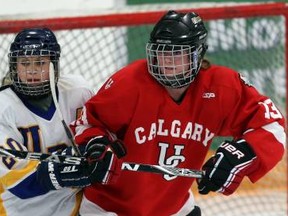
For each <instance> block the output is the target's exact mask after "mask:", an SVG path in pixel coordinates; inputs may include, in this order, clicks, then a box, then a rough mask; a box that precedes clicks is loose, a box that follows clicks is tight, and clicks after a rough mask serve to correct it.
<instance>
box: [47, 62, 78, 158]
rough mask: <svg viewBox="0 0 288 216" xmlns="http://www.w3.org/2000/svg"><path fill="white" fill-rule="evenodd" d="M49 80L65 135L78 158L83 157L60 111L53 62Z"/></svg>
mask: <svg viewBox="0 0 288 216" xmlns="http://www.w3.org/2000/svg"><path fill="white" fill-rule="evenodd" d="M49 79H50V89H51V95H52V99H53V102H54V105H55V108H56V112H57V113H58V115H59V118H60V120H61V123H62V125H63V127H64V130H65V133H66V135H67V137H68V139H69V140H70V142H71V145H72V148H73V149H74V151H75V152H76V155H77V156H81V152H80V150H79V148H78V147H77V144H76V143H75V141H74V137H73V135H72V132H71V131H70V129H69V127H68V125H67V124H66V122H65V121H64V118H63V115H62V112H61V110H60V107H59V104H58V101H57V94H56V82H55V70H54V65H53V63H52V62H51V63H50V68H49Z"/></svg>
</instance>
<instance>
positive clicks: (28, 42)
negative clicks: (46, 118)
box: [8, 28, 61, 98]
mask: <svg viewBox="0 0 288 216" xmlns="http://www.w3.org/2000/svg"><path fill="white" fill-rule="evenodd" d="M60 53H61V48H60V45H59V44H58V42H57V39H56V36H55V35H54V33H53V32H52V31H51V30H50V29H48V28H28V29H24V30H22V31H20V32H19V33H18V34H17V35H16V37H15V39H14V41H13V42H12V43H11V46H10V52H9V54H8V57H9V76H10V79H11V82H12V85H13V87H14V89H15V91H16V92H18V93H20V94H22V95H24V96H28V97H32V98H35V97H43V96H46V95H48V94H50V92H51V90H50V82H49V79H48V80H42V81H41V82H39V84H37V85H35V84H33V85H31V84H29V83H28V82H25V81H24V82H23V81H21V80H20V78H19V76H18V71H17V61H18V59H19V58H31V57H45V56H48V57H49V59H50V62H52V63H53V67H54V72H55V82H56V83H57V80H58V77H59V58H60ZM26 73H28V71H27V72H26ZM56 83H55V84H56Z"/></svg>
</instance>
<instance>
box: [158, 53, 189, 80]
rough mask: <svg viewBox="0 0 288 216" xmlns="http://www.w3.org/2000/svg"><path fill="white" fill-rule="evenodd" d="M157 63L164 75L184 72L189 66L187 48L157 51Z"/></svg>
mask: <svg viewBox="0 0 288 216" xmlns="http://www.w3.org/2000/svg"><path fill="white" fill-rule="evenodd" d="M157 57H158V58H157V60H158V65H159V67H160V69H161V72H162V73H163V74H164V75H166V76H168V77H169V76H172V75H173V76H174V75H178V74H183V73H184V74H185V73H187V71H189V68H190V65H191V63H190V55H189V52H188V50H176V51H158V52H157Z"/></svg>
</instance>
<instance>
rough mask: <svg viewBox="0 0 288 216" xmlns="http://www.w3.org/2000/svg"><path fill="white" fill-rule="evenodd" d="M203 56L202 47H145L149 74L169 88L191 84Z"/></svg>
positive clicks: (155, 44)
mask: <svg viewBox="0 0 288 216" xmlns="http://www.w3.org/2000/svg"><path fill="white" fill-rule="evenodd" d="M203 55H204V54H203V47H202V45H200V46H198V47H196V46H189V45H170V44H169V45H168V44H157V43H147V45H146V56H147V63H148V70H149V73H150V74H151V75H152V76H153V77H154V78H155V79H156V80H157V81H158V82H159V83H161V84H162V85H164V86H166V87H169V88H181V87H184V86H187V85H189V84H190V83H191V82H193V80H194V79H195V77H196V75H197V74H198V71H199V69H200V65H201V61H202V58H203Z"/></svg>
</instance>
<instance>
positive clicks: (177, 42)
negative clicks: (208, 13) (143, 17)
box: [146, 11, 208, 88]
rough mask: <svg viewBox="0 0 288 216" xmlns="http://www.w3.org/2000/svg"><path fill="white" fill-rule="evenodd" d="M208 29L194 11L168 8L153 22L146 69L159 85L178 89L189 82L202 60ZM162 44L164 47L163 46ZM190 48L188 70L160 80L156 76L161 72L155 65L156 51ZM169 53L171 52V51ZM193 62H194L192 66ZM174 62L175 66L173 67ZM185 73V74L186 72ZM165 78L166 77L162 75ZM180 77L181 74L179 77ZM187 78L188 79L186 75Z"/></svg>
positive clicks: (147, 47) (191, 80)
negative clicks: (155, 22)
mask: <svg viewBox="0 0 288 216" xmlns="http://www.w3.org/2000/svg"><path fill="white" fill-rule="evenodd" d="M207 35H208V33H207V29H206V28H205V26H204V23H203V21H202V19H201V18H200V16H199V15H198V14H196V13H193V12H192V13H186V14H183V13H177V12H176V11H168V12H167V13H166V14H165V15H164V16H163V17H162V18H161V19H160V20H159V21H158V23H157V24H156V25H155V27H154V28H153V30H152V32H151V34H150V40H149V42H148V43H147V45H146V55H147V62H148V70H149V72H150V74H151V75H152V76H153V77H154V78H155V79H156V80H157V81H158V82H160V83H161V84H162V85H164V86H167V87H171V88H181V87H183V86H186V85H189V84H190V83H191V82H193V80H194V79H195V77H196V75H197V74H198V72H199V70H200V67H201V62H202V59H203V57H204V55H205V53H206V50H207V48H208V46H207V44H206V41H207ZM164 47H165V48H164ZM187 47H189V48H190V51H189V55H190V61H191V62H190V65H191V67H190V71H189V73H187V71H183V72H182V76H181V74H174V76H175V79H174V80H172V79H171V77H169V80H168V79H166V80H165V79H163V78H161V79H160V78H159V77H163V76H160V75H159V74H161V73H163V70H162V72H161V69H160V66H159V65H157V59H155V58H156V57H157V55H156V54H155V53H157V52H156V51H159V50H161V49H162V50H163V49H165V51H167V52H168V51H171V52H174V51H176V50H179V51H181V50H182V51H181V52H182V53H183V49H187ZM171 55H172V53H171ZM195 64H196V65H195ZM176 66H177V65H174V67H176ZM187 74H188V75H187ZM164 77H165V76H164ZM179 77H182V78H181V80H179ZM187 77H188V78H187Z"/></svg>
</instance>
